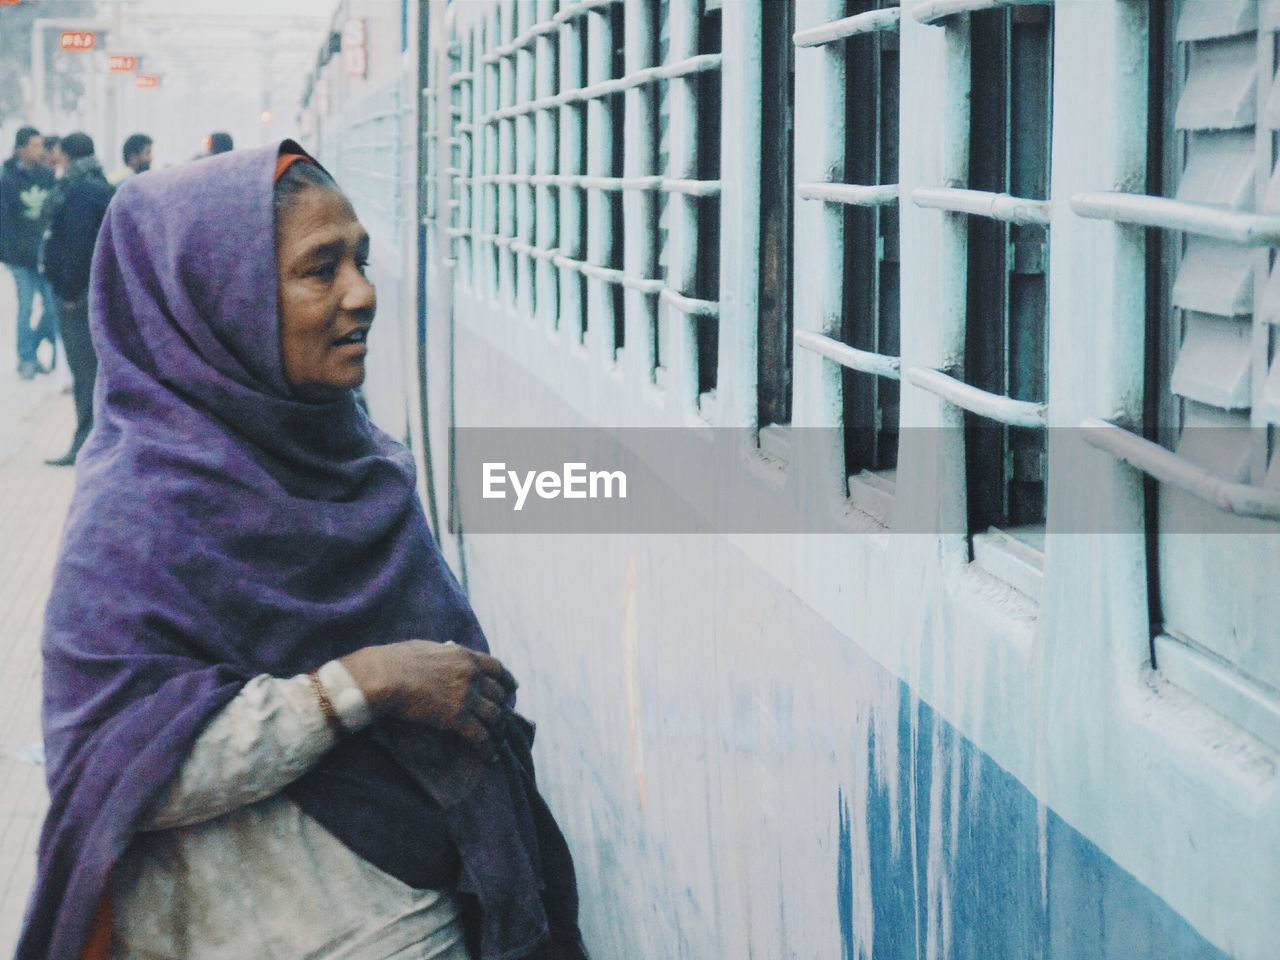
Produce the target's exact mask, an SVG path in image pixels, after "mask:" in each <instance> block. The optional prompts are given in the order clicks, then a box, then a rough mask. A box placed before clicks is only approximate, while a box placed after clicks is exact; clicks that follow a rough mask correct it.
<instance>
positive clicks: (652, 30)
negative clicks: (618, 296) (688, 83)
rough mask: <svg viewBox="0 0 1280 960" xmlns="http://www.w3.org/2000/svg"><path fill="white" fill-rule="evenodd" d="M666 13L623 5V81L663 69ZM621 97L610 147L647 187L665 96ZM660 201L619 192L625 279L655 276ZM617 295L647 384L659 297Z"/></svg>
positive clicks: (653, 194)
mask: <svg viewBox="0 0 1280 960" xmlns="http://www.w3.org/2000/svg"><path fill="white" fill-rule="evenodd" d="M667 12H668V8H667V6H666V4H665V3H642V4H635V3H631V4H626V5H625V10H624V15H625V22H624V24H623V32H622V34H621V36H620V38H619V40H618V43H619V45H620V46H621V49H622V51H623V58H624V60H623V73H624V74H625V75H626V76H635V75H636V74H638V73H639V72H640V71H643V70H650V69H653V68H657V67H659V66H660V65H661V64H662V62H663V56H664V52H663V51H664V50H665V43H664V41H665V30H664V24H665V23H666V17H667ZM624 40H625V42H623V41H624ZM624 96H625V98H626V104H625V116H624V120H623V126H622V137H621V139H620V140H615V147H616V148H621V149H622V176H623V178H624V180H625V181H627V182H631V183H643V182H652V181H653V180H654V179H655V178H657V177H658V176H659V172H660V171H661V170H662V169H664V166H665V162H666V161H665V157H664V156H662V155H660V153H659V144H660V143H661V142H662V132H663V125H662V123H661V120H660V118H662V117H665V116H666V112H665V111H664V110H660V109H659V104H660V99H661V98H665V96H666V90H665V85H662V86H661V87H654V86H652V85H649V84H637V85H636V86H633V87H631V88H629V89H628V90H627V91H626V93H625V94H624ZM665 199H666V194H665V193H663V192H662V191H658V190H624V191H623V194H622V204H621V212H622V213H623V215H624V223H625V228H622V227H620V228H619V229H618V235H620V236H621V237H622V238H623V251H622V258H623V274H624V275H625V276H627V277H656V276H657V270H658V249H659V231H658V224H659V223H661V222H662V215H661V211H662V210H663V209H664V207H665ZM615 209H617V208H615ZM622 290H623V310H622V316H623V317H624V327H625V326H626V325H627V324H628V323H629V324H630V326H631V331H632V338H633V341H634V342H633V343H631V344H630V346H629V349H631V350H636V351H640V352H641V354H642V360H641V366H642V367H643V369H644V371H645V374H646V376H647V378H648V379H649V380H650V382H652V381H653V379H654V378H655V376H656V372H657V370H658V368H659V367H661V366H662V355H661V344H660V339H659V328H658V316H659V311H658V297H657V295H656V294H655V293H648V292H645V291H644V290H642V289H637V287H636V286H635V285H634V284H633V285H631V286H628V287H623V288H622Z"/></svg>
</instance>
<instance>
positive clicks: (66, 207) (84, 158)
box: [43, 133, 112, 467]
mask: <svg viewBox="0 0 1280 960" xmlns="http://www.w3.org/2000/svg"><path fill="white" fill-rule="evenodd" d="M62 150H63V152H64V153H66V155H67V157H68V158H70V160H71V165H70V166H69V167H67V173H66V175H65V176H64V177H63V178H62V179H61V180H59V181H58V185H57V189H56V190H55V191H54V192H53V194H52V195H51V196H50V197H49V209H48V216H49V229H48V232H47V234H46V235H45V241H44V251H43V254H44V256H43V267H44V274H45V277H46V279H47V280H48V281H49V285H50V286H51V287H52V288H53V292H54V294H55V295H56V296H57V297H58V300H59V301H60V304H59V306H60V311H59V319H60V321H61V327H62V342H63V346H64V348H65V349H66V352H67V365H68V366H69V367H70V368H71V381H72V393H73V395H74V397H75V404H76V432H75V436H74V437H73V438H72V441H71V449H70V450H68V451H67V453H65V454H64V455H63V456H61V457H57V458H55V459H53V460H47V461H46V463H48V464H49V465H50V466H55V467H63V466H70V465H71V464H73V463H75V461H76V454H77V453H79V451H80V447H81V445H82V444H83V443H84V441H85V438H86V437H87V436H88V435H89V429H90V428H91V427H92V426H93V381H94V378H95V376H96V374H97V368H98V359H97V356H96V355H95V353H94V350H93V342H92V341H91V340H90V339H89V264H90V263H91V262H92V260H93V248H94V244H95V243H96V242H97V239H98V228H99V227H101V226H102V218H103V216H105V214H106V212H107V204H108V203H110V202H111V193H112V188H111V184H109V183H108V182H107V178H106V175H105V174H104V173H103V172H102V165H101V164H100V163H99V162H98V159H97V157H95V156H94V155H93V140H92V139H91V138H90V137H89V135H88V134H85V133H71V134H68V135H67V136H66V137H64V138H63V140H62Z"/></svg>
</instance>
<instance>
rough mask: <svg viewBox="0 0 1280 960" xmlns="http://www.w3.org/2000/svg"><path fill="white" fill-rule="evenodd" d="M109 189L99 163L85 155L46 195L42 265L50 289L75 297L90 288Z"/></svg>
mask: <svg viewBox="0 0 1280 960" xmlns="http://www.w3.org/2000/svg"><path fill="white" fill-rule="evenodd" d="M112 193H113V190H112V187H111V184H109V183H108V182H107V178H106V175H105V174H103V172H102V166H101V164H99V163H98V161H97V160H95V159H94V158H93V157H84V158H82V159H80V160H77V161H75V163H73V164H72V165H71V166H70V168H68V170H67V175H66V176H65V177H63V178H62V180H61V181H60V182H59V183H58V186H57V189H56V190H55V191H54V193H53V195H52V196H51V197H50V198H49V210H50V212H49V232H48V235H47V236H46V237H45V241H44V251H43V257H42V269H43V270H44V275H45V276H46V277H48V278H49V285H50V286H51V287H53V292H54V293H56V294H57V295H58V297H59V298H61V299H63V300H76V299H78V298H79V297H80V296H81V294H83V293H84V292H85V291H86V290H88V289H89V264H90V263H92V262H93V245H94V244H95V243H96V242H97V240H98V228H99V227H101V226H102V218H103V216H104V215H105V214H106V212H107V204H109V203H110V202H111V194H112Z"/></svg>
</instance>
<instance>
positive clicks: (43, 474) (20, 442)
mask: <svg viewBox="0 0 1280 960" xmlns="http://www.w3.org/2000/svg"><path fill="white" fill-rule="evenodd" d="M15 312H16V309H15V303H14V299H13V284H12V279H11V277H10V276H9V272H8V270H7V269H4V268H3V267H0V957H8V956H11V955H12V954H13V949H14V946H15V944H16V941H17V935H18V927H19V925H20V923H21V921H22V913H23V910H24V908H25V907H26V902H27V894H28V891H29V889H30V886H31V880H32V877H33V875H34V872H35V849H36V840H37V837H38V836H39V831H40V823H41V820H42V818H43V816H44V810H45V805H46V803H47V797H46V794H45V787H44V768H43V767H42V766H40V765H39V764H38V763H36V762H33V761H34V760H35V754H36V753H37V751H38V747H39V741H40V627H41V622H42V620H43V617H44V605H45V600H46V598H47V596H48V593H49V583H50V578H51V576H52V573H53V564H54V559H55V557H56V556H57V549H58V540H59V537H60V535H61V532H62V522H63V518H64V517H65V515H66V511H67V506H68V504H69V503H70V501H71V491H72V487H73V485H74V480H75V477H74V471H73V470H71V469H69V468H66V467H62V468H58V467H49V466H45V464H44V459H45V458H46V457H55V456H58V455H59V454H61V453H63V452H64V451H65V450H66V449H67V445H68V444H69V443H70V441H71V434H72V432H73V430H74V424H75V415H74V413H73V411H72V405H71V397H70V396H69V395H66V394H64V393H62V390H61V388H62V385H63V383H64V382H65V380H64V378H63V376H61V375H60V373H61V372H59V373H56V374H55V375H53V376H44V377H38V378H37V379H35V380H32V381H29V382H28V381H23V380H20V379H19V378H18V375H17V373H16V372H15V368H16V366H17V358H16V353H15V349H14V340H15V333H14V314H15ZM33 748H36V749H33Z"/></svg>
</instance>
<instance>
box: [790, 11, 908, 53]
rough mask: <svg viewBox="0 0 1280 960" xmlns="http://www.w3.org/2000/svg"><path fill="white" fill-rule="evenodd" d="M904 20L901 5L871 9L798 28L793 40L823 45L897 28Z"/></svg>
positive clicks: (799, 45)
mask: <svg viewBox="0 0 1280 960" xmlns="http://www.w3.org/2000/svg"><path fill="white" fill-rule="evenodd" d="M901 20H902V9H901V8H900V7H889V8H888V9H885V10H869V11H868V12H866V13H859V14H855V15H854V16H852V17H845V18H844V19H843V20H833V21H832V22H831V23H824V24H823V25H822V26H820V27H810V28H809V29H807V30H797V31H796V32H795V34H793V35H792V37H791V41H792V42H793V43H794V44H795V45H796V46H797V47H821V46H825V45H826V44H828V43H835V42H837V41H839V40H847V39H849V37H857V36H861V35H862V34H865V33H879V32H880V31H882V30H897V29H898V24H899V22H900V21H901Z"/></svg>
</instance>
